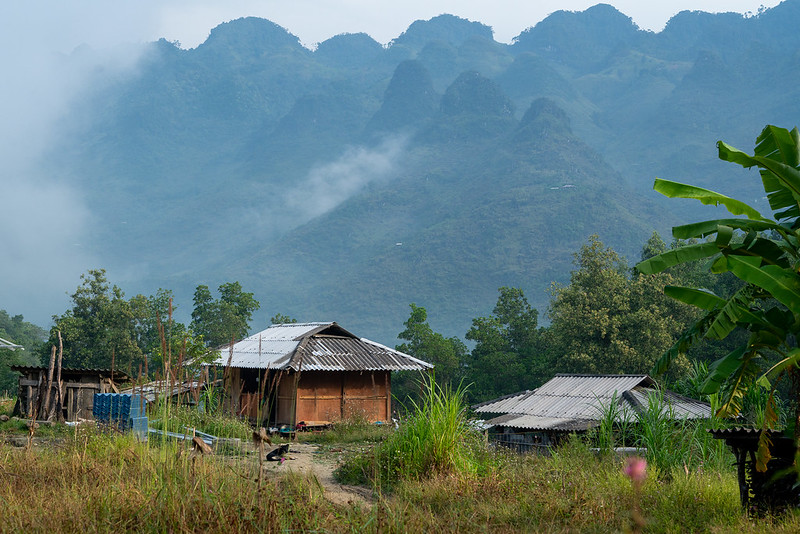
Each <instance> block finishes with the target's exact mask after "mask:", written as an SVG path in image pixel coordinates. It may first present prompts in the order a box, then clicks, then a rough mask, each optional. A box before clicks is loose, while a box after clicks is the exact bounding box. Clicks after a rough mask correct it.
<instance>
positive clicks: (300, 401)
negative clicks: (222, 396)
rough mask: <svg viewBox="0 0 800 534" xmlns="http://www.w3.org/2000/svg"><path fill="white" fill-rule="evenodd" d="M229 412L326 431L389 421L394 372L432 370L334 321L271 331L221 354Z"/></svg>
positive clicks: (262, 421)
mask: <svg viewBox="0 0 800 534" xmlns="http://www.w3.org/2000/svg"><path fill="white" fill-rule="evenodd" d="M213 365H217V366H219V367H221V368H223V369H224V371H222V372H223V374H224V376H225V387H226V391H227V394H228V399H227V402H228V403H229V406H230V408H231V409H232V410H233V411H234V412H235V413H237V414H239V415H241V416H246V417H248V418H249V419H250V420H251V421H253V422H260V424H264V425H270V426H278V425H291V426H293V427H294V426H296V425H297V424H298V423H300V422H303V423H306V424H308V425H309V426H313V425H317V424H327V423H330V422H335V421H338V420H341V419H344V418H348V417H352V416H355V417H359V418H363V419H366V420H369V421H373V422H378V421H381V422H387V421H389V419H390V418H391V398H392V388H391V373H392V371H407V370H411V371H425V370H429V369H432V368H433V366H432V365H431V364H429V363H426V362H423V361H421V360H418V359H416V358H413V357H412V356H409V355H408V354H404V353H402V352H399V351H397V350H394V349H391V348H389V347H386V346H384V345H381V344H379V343H375V342H374V341H370V340H368V339H364V338H359V337H358V336H355V335H354V334H352V333H350V332H348V331H347V330H345V329H344V328H342V327H341V326H339V325H338V324H336V323H335V322H324V323H291V324H281V325H273V326H271V327H269V328H267V329H266V330H263V331H261V332H258V333H256V334H253V335H252V336H250V337H248V338H245V339H243V340H241V341H239V342H237V343H234V344H233V345H232V346H225V347H222V348H220V349H219V353H218V357H217V360H216V361H215V362H214V363H213Z"/></svg>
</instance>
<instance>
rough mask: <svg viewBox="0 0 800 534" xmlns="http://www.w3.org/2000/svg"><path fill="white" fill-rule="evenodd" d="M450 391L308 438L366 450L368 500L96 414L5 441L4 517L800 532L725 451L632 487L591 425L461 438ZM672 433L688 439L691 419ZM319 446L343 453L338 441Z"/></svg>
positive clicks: (76, 525)
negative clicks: (489, 441)
mask: <svg viewBox="0 0 800 534" xmlns="http://www.w3.org/2000/svg"><path fill="white" fill-rule="evenodd" d="M454 394H455V395H456V396H457V395H458V392H457V391H456V392H442V391H439V392H435V393H432V394H431V396H430V397H429V398H428V399H427V400H426V401H425V402H423V403H422V404H421V405H420V406H418V407H417V411H416V413H414V414H412V415H411V416H410V417H409V418H408V419H407V420H405V421H403V423H402V424H401V426H400V429H399V430H397V431H395V430H393V429H390V428H381V429H379V430H376V429H375V427H367V425H364V424H359V423H358V422H351V423H349V424H344V425H340V427H339V428H338V429H337V430H335V431H334V432H332V433H330V434H325V435H320V434H309V435H306V436H303V438H304V439H307V440H309V441H315V442H316V444H315V446H316V445H318V446H319V448H320V451H337V450H338V451H341V450H342V449H347V450H354V451H359V452H357V453H353V454H348V455H347V456H346V457H347V461H346V463H345V464H343V465H342V467H341V469H340V475H341V476H343V477H345V478H347V477H350V478H349V480H345V482H350V483H353V482H359V481H360V483H362V484H365V485H366V486H367V487H368V488H370V491H371V492H372V495H373V498H372V499H370V500H367V501H366V503H365V504H347V505H341V504H333V503H332V502H331V501H329V500H328V499H326V497H325V488H324V487H323V486H322V485H321V484H320V482H319V481H318V480H317V479H315V478H314V477H312V476H305V475H298V474H292V473H289V472H286V471H281V470H274V469H273V470H269V472H268V473H267V474H266V476H264V477H263V479H262V480H259V477H258V469H259V467H258V454H257V453H256V452H255V451H254V449H253V446H252V445H251V444H248V445H247V446H246V447H244V448H243V449H240V450H239V451H236V452H230V451H229V452H228V453H226V454H212V455H200V454H194V453H192V452H191V450H190V449H189V448H188V447H187V446H186V445H183V444H178V443H176V442H155V441H151V442H150V443H139V442H138V441H136V440H135V439H134V438H133V437H132V436H131V435H122V434H118V433H114V432H100V431H99V430H98V429H97V428H96V427H94V426H93V425H87V426H85V427H80V428H77V429H62V430H60V431H58V432H53V433H52V434H51V435H50V437H49V439H47V438H48V436H43V438H42V440H41V441H40V442H39V444H37V445H35V446H34V447H32V448H31V449H27V448H24V447H14V446H11V445H9V444H7V443H6V444H2V445H0V510H2V515H1V516H0V531H2V532H126V531H131V532H423V531H430V532H434V531H435V532H603V533H604V532H636V531H639V530H640V531H642V532H675V533H679V532H736V533H750V532H771V533H772V532H779V533H780V532H787V533H788V532H800V514H797V513H789V514H787V515H784V516H782V517H778V518H772V517H767V518H765V519H757V520H756V519H750V518H748V517H747V516H746V515H745V514H744V513H743V512H742V510H741V509H740V507H739V496H738V488H737V484H736V476H735V470H734V469H733V467H731V465H730V464H731V463H732V461H733V456H732V454H730V453H724V454H726V455H727V456H724V457H718V458H716V460H713V461H709V459H708V458H710V457H702V456H698V454H699V453H698V450H697V448H696V447H692V446H685V447H684V446H683V445H681V446H682V447H684V450H686V451H687V452H686V454H687V455H689V456H692V458H690V457H686V458H685V459H684V460H680V459H679V458H673V463H671V464H668V463H662V462H664V460H659V459H658V456H654V457H653V458H652V459H651V460H650V462H649V465H648V468H647V476H646V477H645V478H644V480H643V482H642V484H641V487H640V488H638V490H637V489H636V488H635V486H634V484H633V483H632V480H631V478H630V477H629V476H627V475H626V474H625V472H624V463H623V460H622V459H620V458H617V457H616V456H615V455H613V454H609V453H606V454H597V453H596V452H594V451H592V450H591V449H590V447H589V445H590V444H587V443H586V442H585V441H583V440H580V439H573V440H571V441H570V442H569V443H568V444H567V445H566V446H564V447H562V448H560V449H558V450H557V451H555V452H554V453H553V454H552V455H551V456H536V455H517V454H512V453H508V452H502V451H495V450H490V449H488V448H487V447H486V446H485V444H483V442H482V441H481V440H476V439H472V438H470V439H458V438H457V436H463V435H466V434H467V433H469V432H470V430H469V429H467V428H464V427H463V426H460V425H461V423H462V422H463V421H459V419H460V418H461V417H463V413H461V412H460V411H459V409H458V406H457V403H456V404H452V401H453V400H454V399H453V395H454ZM455 400H456V401H457V399H455ZM181 417H183V416H181ZM222 423H223V422H220V421H213V422H211V423H208V424H216V425H220V424H222ZM15 424H16V425H17V426H19V422H17V423H15ZM14 428H16V427H14V426H13V425H10V426H8V427H7V428H5V429H2V430H1V431H2V432H3V433H4V434H10V433H14V432H15V430H14ZM231 428H234V429H235V428H237V427H236V425H231ZM48 432H51V431H48ZM237 432H241V431H240V430H237ZM677 433H678V434H680V435H681V439H682V440H683V441H684V442H685V441H686V440H687V435H688V434H689V432H688V429H687V428H686V427H680V428H678V429H677ZM673 434H675V432H673ZM672 439H673V441H670V439H667V438H665V439H664V440H663V441H664V443H666V444H668V446H670V447H671V448H673V449H677V446H676V445H675V444H674V443H676V442H674V439H677V437H674V438H672ZM690 441H691V440H690ZM670 443H672V445H669V444H670ZM701 450H704V449H701ZM718 452H719V451H718ZM340 454H341V452H340V453H339V455H340ZM715 454H717V453H712V456H713V455H715ZM319 456H320V461H323V462H332V461H335V460H334V459H333V458H334V453H333V452H328V453H327V454H320V455H319ZM698 458H700V459H699V460H698ZM290 463H291V462H290ZM659 464H660V465H659ZM635 510H640V511H641V517H642V520H641V521H640V522H639V523H637V522H635V521H634V512H635ZM637 529H639V530H637Z"/></svg>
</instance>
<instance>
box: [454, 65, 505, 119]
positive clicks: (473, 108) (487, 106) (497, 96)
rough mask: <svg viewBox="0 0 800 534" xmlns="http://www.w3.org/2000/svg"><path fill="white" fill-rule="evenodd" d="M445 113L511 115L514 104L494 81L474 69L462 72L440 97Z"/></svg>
mask: <svg viewBox="0 0 800 534" xmlns="http://www.w3.org/2000/svg"><path fill="white" fill-rule="evenodd" d="M442 112H443V113H444V114H445V115H460V114H474V115H498V116H503V115H506V116H511V115H513V113H514V105H513V104H512V102H511V100H509V99H508V97H507V96H506V95H505V94H504V93H503V90H502V89H500V86H499V85H497V84H496V83H495V82H493V81H492V80H490V79H489V78H486V77H484V76H481V75H480V74H479V73H477V72H475V71H467V72H464V73H462V74H461V75H460V76H459V77H458V78H456V81H454V82H453V83H452V84H451V85H450V87H448V88H447V91H446V92H445V94H444V98H442Z"/></svg>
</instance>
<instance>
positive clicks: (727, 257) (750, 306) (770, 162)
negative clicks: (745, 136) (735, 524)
mask: <svg viewBox="0 0 800 534" xmlns="http://www.w3.org/2000/svg"><path fill="white" fill-rule="evenodd" d="M717 148H718V149H719V157H720V159H722V160H724V161H729V162H732V163H736V164H739V165H741V166H743V167H745V168H752V167H756V168H758V170H759V173H760V176H761V181H762V183H763V186H764V191H765V192H766V195H767V200H768V202H769V207H770V209H771V211H772V213H771V214H770V216H764V215H762V214H761V213H759V211H758V210H756V209H754V208H753V207H751V206H749V205H747V204H746V203H744V202H741V201H739V200H736V199H733V198H730V197H727V196H725V195H722V194H720V193H717V192H714V191H710V190H708V189H703V188H700V187H695V186H691V185H686V184H682V183H678V182H672V181H668V180H660V179H656V181H655V185H654V189H655V190H656V191H658V192H659V193H661V194H663V195H665V196H667V197H669V198H688V199H695V200H699V201H700V202H702V203H703V204H706V205H714V206H723V207H725V209H727V210H728V212H730V214H731V215H733V216H734V217H731V218H723V219H715V220H709V221H703V222H698V223H692V224H687V225H683V226H677V227H674V228H673V229H672V235H673V236H674V237H675V238H677V239H681V240H693V241H694V242H692V243H691V244H688V245H685V246H681V247H678V248H675V249H672V250H669V251H667V252H664V253H663V254H660V255H658V256H654V257H652V258H650V259H648V260H645V261H643V262H641V263H639V264H638V265H637V266H636V268H637V269H638V270H639V271H640V272H642V273H645V274H651V273H656V272H660V271H663V270H665V269H668V268H669V267H672V266H674V265H678V264H681V263H685V262H690V261H699V260H703V261H706V262H708V265H709V268H710V270H711V271H712V272H714V273H725V272H731V273H732V274H733V275H735V276H736V277H738V278H739V279H741V280H742V281H743V282H745V285H744V286H743V287H742V289H740V290H739V291H737V292H736V293H735V294H733V295H731V296H730V297H727V298H723V297H721V296H719V295H716V294H714V293H712V292H710V291H707V290H704V289H696V288H687V287H676V286H667V287H666V288H665V293H666V294H667V295H668V296H670V297H672V298H675V299H677V300H679V301H681V302H685V303H687V304H690V305H692V306H695V307H698V308H700V309H702V310H704V311H705V313H704V314H703V315H702V316H701V318H700V319H699V320H698V321H697V322H696V323H695V324H693V325H692V326H691V327H690V328H689V329H688V330H687V331H686V332H684V334H683V335H682V336H681V337H680V338H679V339H678V341H677V342H676V343H675V345H673V346H672V347H671V348H670V349H669V350H667V351H666V352H665V353H664V354H663V355H662V356H661V358H660V359H659V360H658V361H657V362H656V364H655V366H654V368H653V371H652V372H653V374H655V375H658V374H660V373H663V372H664V371H665V370H666V369H667V368H668V367H669V365H670V363H671V362H672V361H673V359H674V358H675V357H676V356H677V355H678V354H682V353H685V352H686V351H687V350H688V348H689V347H690V346H691V344H692V343H694V342H695V341H697V340H699V339H702V338H708V339H723V338H725V337H726V336H727V335H728V334H730V333H731V332H732V331H733V330H734V329H736V328H744V329H746V330H747V331H748V332H749V334H750V335H749V338H748V340H747V342H746V343H745V344H744V345H743V346H741V347H738V348H736V349H735V350H733V351H732V352H731V353H729V354H727V355H725V356H723V357H722V358H720V359H719V360H717V361H715V362H714V363H713V364H711V366H710V367H709V374H708V378H707V379H706V380H705V382H704V383H703V385H702V388H701V392H702V393H704V394H715V393H718V394H720V404H719V409H718V412H717V415H719V416H721V417H735V416H737V415H739V413H740V412H741V409H742V400H743V398H744V395H745V393H746V392H747V390H748V389H749V388H751V387H754V386H756V385H759V386H761V387H766V388H767V389H768V390H769V398H768V402H767V410H766V415H765V417H764V423H763V425H762V433H761V437H760V440H759V454H758V458H757V468H758V469H759V470H761V471H764V470H766V463H767V462H768V461H769V459H770V455H769V446H770V445H771V443H770V441H769V438H768V432H767V430H773V429H775V427H776V425H777V421H778V416H777V413H776V410H775V409H774V406H775V402H774V395H775V385H776V384H777V383H778V382H779V381H781V380H786V379H788V380H789V381H790V385H791V391H792V396H793V398H792V399H790V400H791V401H792V402H791V405H792V406H793V407H794V413H793V414H792V415H793V420H794V433H793V436H794V439H795V443H800V349H798V348H797V335H798V331H799V330H800V274H798V269H799V268H800V233H799V232H798V227H800V134H798V130H797V128H795V129H793V130H792V131H788V130H786V129H784V128H778V127H776V126H771V125H770V126H767V127H765V128H764V130H763V131H762V132H761V135H759V136H758V138H757V139H756V146H755V150H754V154H753V155H752V156H751V155H749V154H746V153H744V152H742V151H740V150H737V149H735V148H733V147H731V146H730V145H728V144H726V143H724V142H722V141H719V142H718V143H717ZM723 386H724V387H723Z"/></svg>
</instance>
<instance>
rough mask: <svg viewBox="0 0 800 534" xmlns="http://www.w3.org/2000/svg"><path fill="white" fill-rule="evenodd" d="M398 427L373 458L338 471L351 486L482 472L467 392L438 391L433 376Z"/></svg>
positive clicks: (355, 460) (369, 456) (358, 460)
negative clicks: (468, 406) (354, 484)
mask: <svg viewBox="0 0 800 534" xmlns="http://www.w3.org/2000/svg"><path fill="white" fill-rule="evenodd" d="M422 386H423V387H422V389H423V395H422V398H421V399H420V401H419V402H413V401H412V405H411V407H410V410H409V411H408V414H407V415H406V416H405V417H404V418H403V419H402V420H401V421H400V427H399V428H398V429H397V431H396V432H394V433H392V434H390V435H389V437H388V438H387V439H386V441H384V442H382V443H380V444H379V445H377V446H376V447H375V448H374V449H373V450H372V452H371V453H370V454H367V455H362V456H358V457H356V458H352V459H350V460H349V461H348V462H347V463H345V464H344V465H343V466H342V467H340V468H339V470H338V471H337V476H338V477H339V478H340V479H341V480H344V481H349V482H359V483H364V482H370V483H372V484H374V485H376V486H381V485H383V484H388V485H391V484H393V483H394V482H396V481H398V480H418V479H421V478H425V477H427V476H433V475H441V474H448V473H456V474H461V475H464V474H472V473H475V472H476V470H477V468H478V462H477V459H476V450H477V447H478V445H479V443H480V435H479V434H478V433H477V432H476V431H475V430H474V429H473V428H472V427H470V425H469V423H468V419H467V405H466V399H465V393H466V388H465V387H464V386H463V385H459V386H458V387H457V388H455V389H453V388H451V387H450V386H440V385H439V384H437V383H436V381H435V380H434V378H433V377H429V378H426V379H425V381H424V383H423V384H422Z"/></svg>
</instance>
